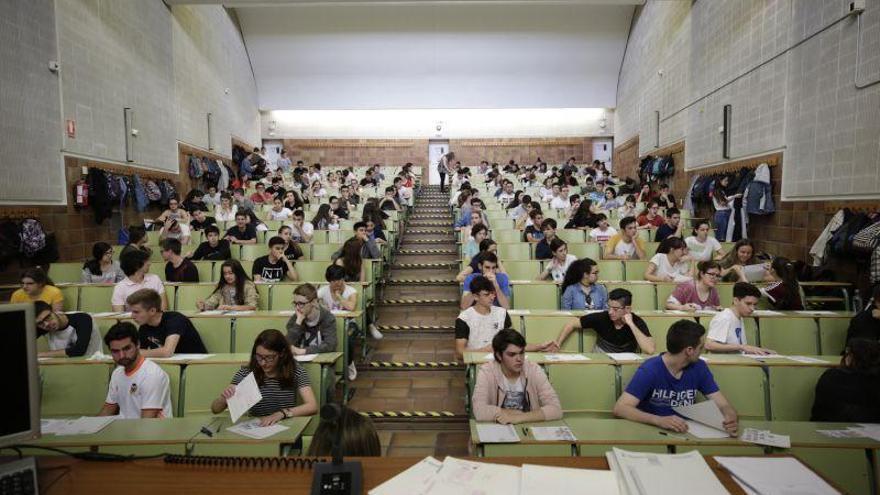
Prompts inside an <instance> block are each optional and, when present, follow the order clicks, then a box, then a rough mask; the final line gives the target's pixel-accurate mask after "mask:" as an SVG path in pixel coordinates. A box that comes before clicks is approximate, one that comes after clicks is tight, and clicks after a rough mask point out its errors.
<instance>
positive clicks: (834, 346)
mask: <svg viewBox="0 0 880 495" xmlns="http://www.w3.org/2000/svg"><path fill="white" fill-rule="evenodd" d="M848 328H849V318H819V342H820V345H821V346H822V348H821V349H820V351H821V352H819V354H822V355H825V356H832V355H833V356H837V355H839V354H841V353H843V348H844V347H846V331H847V329H848Z"/></svg>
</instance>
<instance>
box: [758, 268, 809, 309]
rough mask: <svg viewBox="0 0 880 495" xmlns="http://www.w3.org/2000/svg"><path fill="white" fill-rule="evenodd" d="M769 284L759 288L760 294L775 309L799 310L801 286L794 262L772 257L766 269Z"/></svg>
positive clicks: (801, 305)
mask: <svg viewBox="0 0 880 495" xmlns="http://www.w3.org/2000/svg"><path fill="white" fill-rule="evenodd" d="M767 278H768V279H772V281H771V282H770V284H768V285H767V286H766V287H762V288H761V294H762V295H763V296H764V297H766V298H767V300H769V301H770V304H771V305H773V307H774V308H775V309H778V310H781V311H801V310H803V309H804V303H803V301H801V286H800V284H799V283H798V280H797V275H795V271H794V264H793V263H792V262H791V261H790V260H789V259H788V258H783V257H781V256H780V257H778V258H774V259H773V262H772V263H770V270H768V276H767Z"/></svg>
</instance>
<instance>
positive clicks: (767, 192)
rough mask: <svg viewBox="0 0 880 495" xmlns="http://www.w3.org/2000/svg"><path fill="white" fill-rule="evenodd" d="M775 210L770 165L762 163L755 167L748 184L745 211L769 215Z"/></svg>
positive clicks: (750, 213)
mask: <svg viewBox="0 0 880 495" xmlns="http://www.w3.org/2000/svg"><path fill="white" fill-rule="evenodd" d="M775 211H776V205H774V204H773V187H772V185H771V183H770V167H769V166H768V165H767V164H766V163H762V164H760V165H758V168H757V169H755V178H754V179H753V180H752V182H750V183H749V186H748V194H747V195H746V212H747V213H748V214H749V215H769V214H771V213H773V212H775Z"/></svg>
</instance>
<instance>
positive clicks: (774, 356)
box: [742, 354, 788, 360]
mask: <svg viewBox="0 0 880 495" xmlns="http://www.w3.org/2000/svg"><path fill="white" fill-rule="evenodd" d="M742 357H747V358H751V359H758V360H761V359H787V358H788V356H785V355H782V354H742Z"/></svg>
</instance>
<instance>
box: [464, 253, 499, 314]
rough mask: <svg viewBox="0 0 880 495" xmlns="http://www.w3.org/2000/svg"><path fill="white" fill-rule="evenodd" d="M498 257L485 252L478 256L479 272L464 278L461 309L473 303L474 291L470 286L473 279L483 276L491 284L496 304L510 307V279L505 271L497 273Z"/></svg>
mask: <svg viewBox="0 0 880 495" xmlns="http://www.w3.org/2000/svg"><path fill="white" fill-rule="evenodd" d="M497 269H498V258H497V257H496V256H495V254H494V253H486V254H485V255H483V256H481V257H480V271H479V273H472V274H470V275H468V276H467V278H465V279H464V284H462V289H461V290H462V293H461V309H462V310H465V309H467V308H469V307H471V305H473V304H474V301H475V300H476V298H475V297H474V294H475V292H474V291H473V289H472V288H471V285H472V284H473V281H474V280H475V279H476V278H477V277H480V278H483V279H485V280H487V281H488V282H489V283H490V284H491V285H492V292H493V294H494V297H493V300H494V304H495V305H496V306H501V307H502V308H504V309H510V280H508V278H507V274H506V273H498V272H497Z"/></svg>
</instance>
